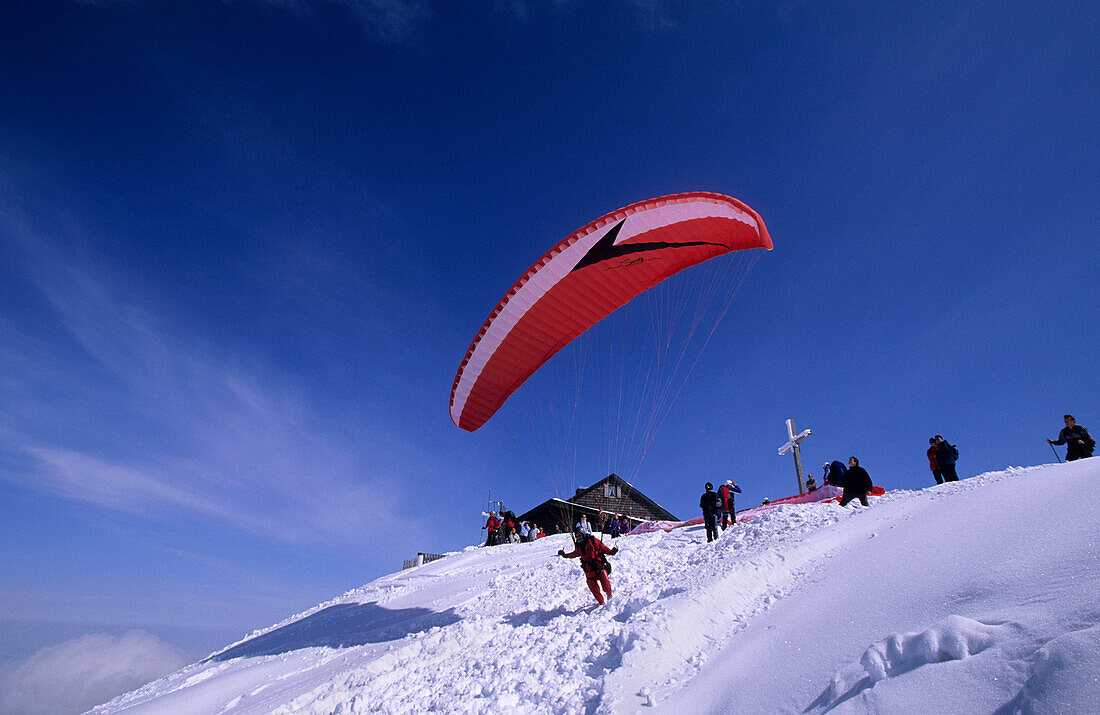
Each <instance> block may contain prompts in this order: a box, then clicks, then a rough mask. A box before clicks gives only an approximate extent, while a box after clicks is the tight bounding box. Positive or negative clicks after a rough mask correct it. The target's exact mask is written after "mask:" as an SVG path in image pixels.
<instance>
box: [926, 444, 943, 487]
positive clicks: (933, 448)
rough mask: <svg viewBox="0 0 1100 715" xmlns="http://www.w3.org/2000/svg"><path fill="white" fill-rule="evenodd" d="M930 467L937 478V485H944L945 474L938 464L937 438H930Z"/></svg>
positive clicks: (928, 453)
mask: <svg viewBox="0 0 1100 715" xmlns="http://www.w3.org/2000/svg"><path fill="white" fill-rule="evenodd" d="M927 455H928V467H929V469H931V470H932V476H933V477H935V478H936V484H943V472H942V471H941V470H940V465H938V464H936V438H935V437H929V438H928V452H927Z"/></svg>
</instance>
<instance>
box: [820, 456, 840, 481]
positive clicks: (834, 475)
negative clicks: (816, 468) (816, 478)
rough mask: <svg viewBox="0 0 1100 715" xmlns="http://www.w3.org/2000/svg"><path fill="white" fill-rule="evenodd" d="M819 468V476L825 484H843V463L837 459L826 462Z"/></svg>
mask: <svg viewBox="0 0 1100 715" xmlns="http://www.w3.org/2000/svg"><path fill="white" fill-rule="evenodd" d="M821 469H822V471H821V478H822V479H823V480H825V483H826V484H832V485H833V486H836V487H842V486H844V463H843V462H841V461H840V460H839V459H834V460H833V461H832V462H826V463H825V465H824V466H823V467H822V468H821Z"/></svg>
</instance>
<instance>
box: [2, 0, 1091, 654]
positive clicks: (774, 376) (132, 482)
mask: <svg viewBox="0 0 1100 715" xmlns="http://www.w3.org/2000/svg"><path fill="white" fill-rule="evenodd" d="M686 5H687V7H684V6H683V5H682V4H680V3H665V2H661V1H660V0H652V1H644V0H633V1H630V0H622V1H608V2H585V1H582V0H575V1H572V2H570V1H567V0H562V1H560V2H524V1H523V0H515V1H514V2H508V1H506V0H500V1H499V2H493V1H487V2H477V3H443V2H437V1H431V0H419V1H414V0H408V1H405V0H365V1H364V2H359V3H355V2H351V0H342V1H335V0H333V1H327V2H326V1H321V0H316V1H313V0H297V1H292V0H285V1H282V0H268V1H265V0H254V1H248V0H237V1H231V2H230V1H227V2H195V3H154V2H147V1H143V0H132V1H126V2H123V1H119V2H108V1H102V2H48V1H41V2H40V1H35V2H10V3H5V4H4V7H3V9H0V400H2V404H3V409H2V410H0V509H2V512H3V514H4V517H3V519H0V578H2V583H0V612H2V613H4V614H6V615H5V617H4V621H3V622H2V623H0V638H2V642H0V645H2V649H0V650H2V651H3V652H4V653H8V654H18V653H29V652H31V651H33V650H35V649H37V648H40V647H42V646H44V645H51V644H52V642H53V641H59V640H63V639H65V638H69V637H73V636H74V635H79V634H81V633H85V632H94V631H112V630H118V629H125V628H130V627H142V628H146V629H147V630H149V631H150V632H152V633H155V634H157V635H158V636H159V637H161V638H163V639H165V640H167V641H170V642H172V643H175V644H177V645H180V646H181V647H184V648H188V649H191V650H193V651H196V652H197V651H204V650H207V651H208V650H210V649H213V648H215V647H217V646H219V645H222V644H224V643H225V642H227V641H228V640H230V639H232V638H234V637H236V636H239V635H241V634H243V633H244V632H246V631H248V630H250V629H252V628H255V627H260V626H264V625H268V624H269V623H271V622H273V621H275V620H279V619H281V618H283V617H285V616H287V615H289V614H290V613H292V612H294V611H296V610H300V609H302V608H305V607H308V606H310V605H313V604H314V603H317V602H319V601H321V600H324V599H326V598H329V597H331V596H333V595H336V594H337V593H340V592H342V591H343V590H345V589H347V588H352V587H355V586H358V585H360V584H362V583H364V582H366V581H368V580H370V579H372V578H374V577H376V576H378V575H380V574H382V573H386V572H388V571H391V570H393V569H395V568H397V567H398V566H400V561H401V560H402V559H404V558H408V557H410V556H412V555H413V554H415V552H416V551H417V550H422V551H430V552H436V551H444V550H451V549H456V548H460V547H462V546H465V545H466V544H469V543H472V542H473V541H474V540H475V539H477V538H478V535H479V533H480V532H479V531H478V527H479V526H480V517H479V514H480V511H481V510H482V509H483V508H484V506H485V501H486V498H487V494H488V492H489V490H492V493H493V494H494V496H499V497H501V498H504V499H506V500H507V501H508V502H509V503H510V504H511V505H513V506H514V507H515V508H516V509H517V511H518V510H521V509H526V508H528V507H530V506H533V505H535V504H536V503H538V502H540V501H542V500H543V499H545V498H547V497H548V496H555V495H559V494H560V493H561V492H563V491H569V490H571V488H572V487H573V486H579V485H582V484H587V483H589V482H591V481H595V479H597V478H599V477H601V476H603V473H605V472H606V469H607V468H608V467H610V468H611V469H615V470H616V471H620V472H625V473H632V474H634V475H635V477H634V478H635V482H636V485H637V486H638V487H639V488H640V489H642V490H643V491H645V492H646V493H647V494H648V495H650V496H652V497H653V498H654V499H656V500H657V501H658V502H660V503H662V504H663V505H664V506H666V507H667V508H668V509H670V510H672V511H673V512H675V513H677V514H678V515H681V516H684V517H689V516H693V515H694V512H695V510H696V507H695V504H696V503H697V498H698V496H697V493H698V492H699V491H700V490H701V484H702V482H703V481H705V480H707V479H711V480H715V481H716V480H718V479H725V478H734V479H736V480H737V481H738V482H739V483H740V484H741V485H742V487H743V489H744V490H745V496H744V497H743V500H747V501H748V502H753V503H755V502H758V501H759V500H760V499H762V498H764V497H765V496H771V497H773V498H774V497H777V496H781V495H783V494H785V493H789V492H790V491H791V489H792V488H793V481H794V480H793V475H792V472H793V469H792V467H791V463H790V460H789V458H780V457H778V456H777V455H776V451H775V450H776V448H777V447H778V446H779V445H780V444H782V442H783V441H784V440H785V428H784V425H783V421H784V420H785V419H786V418H787V417H793V418H795V420H796V423H797V425H798V426H799V427H806V426H808V427H811V428H812V429H813V430H814V435H813V436H812V437H811V438H810V439H809V440H808V441H807V442H806V443H805V444H804V454H805V459H806V462H807V464H808V465H810V467H811V468H812V467H813V466H815V465H817V464H820V462H821V461H822V460H823V459H825V458H830V459H831V458H837V457H839V458H844V457H846V456H847V455H849V454H857V455H859V456H860V458H861V461H862V462H863V464H864V465H865V466H866V467H867V468H868V471H869V472H870V473H871V475H872V477H873V478H875V480H876V482H878V483H881V484H883V485H884V486H886V487H887V488H916V487H922V486H925V485H928V484H930V483H931V477H930V474H929V472H928V469H927V463H926V461H925V459H924V449H925V447H926V444H927V438H928V437H929V436H930V435H932V434H935V433H942V434H944V435H945V436H947V437H948V439H949V440H951V441H952V442H956V443H958V444H959V447H960V452H961V454H962V457H961V459H960V462H959V471H960V474H962V475H963V476H967V475H972V474H976V473H979V472H982V471H985V470H989V469H996V468H1001V467H1004V466H1006V465H1015V464H1034V463H1040V462H1044V461H1050V460H1051V459H1052V458H1053V454H1051V452H1050V449H1049V448H1048V447H1047V445H1046V444H1045V442H1044V441H1043V440H1044V438H1045V437H1048V436H1054V435H1055V434H1056V432H1057V429H1058V428H1059V427H1060V426H1061V415H1062V414H1063V413H1064V412H1066V411H1070V412H1073V413H1074V414H1076V415H1077V418H1078V421H1079V422H1080V423H1081V424H1084V425H1085V426H1088V427H1093V425H1096V424H1100V401H1098V400H1097V397H1096V395H1097V394H1098V391H1097V389H1096V388H1097V380H1096V376H1095V375H1094V374H1093V372H1094V371H1092V370H1091V369H1090V368H1091V366H1092V365H1093V364H1094V363H1095V357H1094V356H1095V355H1096V354H1097V353H1098V349H1100V337H1098V336H1097V331H1096V325H1097V321H1096V318H1095V309H1096V305H1097V298H1098V293H1100V280H1097V279H1098V277H1100V261H1098V259H1097V256H1096V251H1095V246H1094V240H1093V239H1094V236H1095V226H1096V223H1097V218H1098V216H1097V210H1098V207H1100V203H1098V197H1100V172H1098V170H1097V167H1098V166H1100V151H1098V146H1097V140H1096V138H1095V127H1096V124H1097V108H1098V107H1100V96H1098V87H1100V82H1098V81H1097V80H1098V77H1097V69H1096V68H1097V67H1100V45H1098V44H1097V42H1096V38H1097V36H1098V35H1100V33H1098V30H1100V27H1098V25H1100V22H1098V20H1100V13H1098V11H1097V10H1096V8H1095V7H1094V5H1093V4H1091V3H1083V2H1082V3H1075V2H1065V3H1057V4H1050V3H1034V4H1031V3H981V2H979V3H958V2H951V3H921V4H919V5H911V6H907V7H898V6H895V5H896V4H885V5H884V4H881V3H798V2H785V3H720V2H700V3H688V4H686ZM688 190H710V191H717V192H720V193H725V194H729V195H732V196H735V197H737V198H739V199H741V200H743V201H745V202H746V203H748V204H749V205H750V206H752V207H753V208H754V209H756V210H757V211H758V212H759V213H760V214H761V215H762V216H763V218H764V220H765V222H766V223H767V225H768V228H769V230H770V232H771V235H772V238H773V240H774V242H775V246H776V247H775V250H774V251H772V252H770V253H768V254H766V255H763V256H760V257H759V260H758V261H757V262H756V263H755V267H754V268H753V270H752V271H751V272H750V273H749V274H748V276H747V280H746V282H745V284H744V286H743V287H742V288H741V289H740V291H739V292H738V293H737V295H736V301H735V302H734V304H733V307H732V309H731V310H730V312H729V313H728V314H727V315H726V318H725V320H723V321H722V322H721V323H720V324H719V325H718V328H717V329H716V331H715V333H714V336H713V337H712V339H711V340H710V342H709V344H708V345H707V346H706V350H705V352H703V353H702V355H701V357H700V358H699V362H698V363H697V364H696V365H695V368H694V369H693V370H692V371H691V374H690V375H688V376H686V377H684V378H683V379H682V382H681V383H679V384H682V391H681V392H680V393H679V398H678V400H677V401H676V403H675V405H674V406H673V407H672V409H671V410H670V411H669V413H668V417H667V419H666V420H665V421H664V423H663V425H662V428H661V430H660V431H659V432H658V433H657V434H656V435H655V436H654V437H653V439H652V440H651V441H650V443H649V446H648V450H647V453H646V457H645V460H644V462H638V461H637V460H634V461H633V462H632V463H630V464H623V465H616V464H613V463H612V462H614V457H612V456H610V455H612V454H614V450H605V451H604V452H603V453H602V454H603V457H592V456H590V453H589V452H586V451H582V450H581V449H580V448H578V450H577V452H576V453H575V454H576V456H575V457H574V458H572V459H571V460H570V464H569V466H568V467H553V466H550V467H548V466H547V465H552V464H554V463H555V460H553V459H551V460H546V459H545V457H544V456H543V455H542V454H541V453H540V452H539V450H538V448H537V447H536V446H533V445H536V444H537V443H538V441H539V440H540V439H543V438H545V436H546V432H547V430H550V431H552V430H553V429H554V427H553V419H554V416H555V415H556V414H557V412H553V413H550V411H549V410H545V411H542V412H539V407H538V405H540V404H545V403H542V402H539V400H549V399H555V397H556V398H561V396H562V395H563V394H567V391H568V390H569V389H570V388H569V386H568V384H566V383H567V382H568V380H567V379H562V380H559V377H561V375H559V372H568V370H563V369H562V366H561V365H558V366H554V365H548V366H547V367H548V368H550V370H549V371H548V373H547V375H546V376H543V377H544V378H545V379H544V380H543V384H542V385H541V386H540V385H532V386H531V390H530V391H529V392H530V394H524V395H519V394H517V397H516V399H515V400H513V401H512V402H511V403H509V405H508V406H507V407H506V409H504V410H502V411H501V412H500V413H499V414H498V415H497V417H496V418H494V420H493V421H492V422H490V424H489V425H487V426H486V427H485V428H483V429H482V430H480V431H478V432H476V433H472V434H471V433H466V432H464V431H461V430H459V429H457V428H456V427H454V425H452V424H451V422H450V419H449V417H448V411H447V399H448V393H449V390H450V386H451V381H452V379H453V377H454V372H455V369H456V368H457V367H458V363H459V361H460V360H461V358H462V355H463V354H464V353H465V351H466V348H467V346H468V345H469V342H470V340H471V339H472V337H473V336H474V334H475V333H476V331H477V329H478V327H479V326H480V325H481V323H482V321H483V320H484V319H485V316H486V315H487V314H488V312H489V311H490V310H491V309H492V307H493V306H494V305H495V304H496V302H497V300H498V299H499V298H500V296H501V295H502V294H503V293H504V291H505V290H507V288H508V287H509V286H510V285H511V283H512V282H513V281H514V280H515V279H516V278H518V277H519V275H520V274H521V273H522V272H523V271H524V270H525V269H526V268H527V267H528V265H530V264H531V262H533V261H534V260H535V259H536V258H538V257H539V256H540V255H541V254H542V253H543V252H544V251H545V250H546V249H547V248H549V247H550V246H551V245H553V244H554V243H555V242H557V241H558V240H560V239H561V238H563V237H564V236H566V235H567V234H568V233H570V232H571V231H573V230H574V229H576V228H578V227H580V226H582V225H583V224H585V223H587V222H588V221H589V220H591V219H593V218H596V217H597V216H599V215H601V214H603V213H605V212H607V211H610V210H613V209H615V208H617V207H619V206H621V205H625V204H627V203H631V202H633V201H637V200H640V199H644V198H649V197H653V196H658V195H661V194H666V193H675V192H680V191H688ZM687 292H688V298H689V299H694V298H695V297H697V293H692V292H691V291H690V290H688V291H687ZM632 309H633V313H630V314H628V315H626V316H623V318H624V319H623V320H620V321H619V323H618V326H617V327H614V328H613V330H617V331H619V332H618V333H615V332H612V329H610V328H609V329H608V330H607V331H605V332H603V333H595V334H594V335H593V336H592V337H591V342H590V346H589V347H588V348H586V349H588V350H590V352H591V353H593V354H602V351H603V350H604V348H605V347H606V346H607V345H608V344H610V343H614V342H616V341H617V340H620V339H622V338H623V336H629V337H630V339H636V338H637V337H638V335H640V333H635V332H633V328H632V326H637V325H638V323H639V322H642V321H644V316H643V315H642V314H641V313H640V310H641V309H639V308H637V307H636V306H634V307H632ZM643 309H644V306H643ZM631 318H633V320H634V321H635V322H631V321H630V319H631ZM639 330H641V328H639ZM616 335H617V336H618V337H616ZM632 362H633V361H632ZM555 371H557V372H555ZM589 374H591V373H589ZM637 374H639V373H638V371H637V369H636V370H635V373H634V375H635V376H636V375H637ZM566 377H567V376H566ZM607 382H609V381H604V383H607ZM599 383H600V381H599V380H592V381H591V383H590V382H588V381H586V382H585V383H584V388H585V390H588V389H589V388H591V389H592V390H594V391H597V390H600V389H604V390H606V389H607V386H606V384H599ZM539 390H541V392H540V391H539ZM563 391H564V392H563ZM524 410H527V411H528V413H530V412H531V410H534V411H535V412H539V414H537V416H536V417H537V418H536V419H535V420H534V421H535V422H536V424H532V420H530V419H524V418H523V413H524ZM548 424H549V425H550V426H547V425H548ZM539 429H541V430H542V431H543V432H542V434H541V435H539V434H532V431H534V430H539ZM1093 429H1100V428H1098V427H1093ZM583 433H584V437H583V439H580V440H579V442H578V443H580V442H583V443H584V444H585V445H587V444H588V442H589V441H591V442H593V443H600V442H603V443H606V442H607V441H608V435H609V434H611V435H620V436H619V437H613V439H620V440H621V430H620V431H619V432H616V431H615V426H614V425H611V426H609V425H606V424H605V425H590V426H587V427H586V428H585V429H584V430H583ZM620 446H621V445H620ZM594 449H597V450H598V449H599V448H595V447H594ZM555 470H556V471H555ZM547 474H549V475H550V476H547Z"/></svg>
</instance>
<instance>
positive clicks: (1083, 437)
mask: <svg viewBox="0 0 1100 715" xmlns="http://www.w3.org/2000/svg"><path fill="white" fill-rule="evenodd" d="M1062 419H1063V420H1065V423H1066V426H1065V427H1063V428H1062V431H1061V432H1059V433H1058V439H1057V440H1053V439H1048V440H1047V444H1049V445H1051V449H1054V445H1056V444H1064V445H1066V461H1067V462H1072V461H1074V460H1076V459H1085V458H1086V457H1091V456H1092V450H1093V448H1094V447H1096V440H1094V439H1093V438H1092V436H1091V435H1090V434H1089V431H1088V430H1087V429H1085V428H1084V427H1082V426H1081V425H1079V424H1077V420H1075V419H1074V418H1073V415H1066V416H1065V417H1063V418H1062ZM1054 456H1056V457H1057V456H1058V451H1057V450H1055V452H1054ZM1059 461H1061V458H1059Z"/></svg>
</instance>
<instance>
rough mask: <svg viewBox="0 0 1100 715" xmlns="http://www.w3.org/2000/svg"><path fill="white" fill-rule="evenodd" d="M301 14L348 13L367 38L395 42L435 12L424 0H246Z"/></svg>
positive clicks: (414, 31)
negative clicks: (319, 10)
mask: <svg viewBox="0 0 1100 715" xmlns="http://www.w3.org/2000/svg"><path fill="white" fill-rule="evenodd" d="M247 1H248V2H254V3H257V4H262V5H267V6H270V7H275V8H279V9H282V10H286V11H289V12H292V13H295V14H299V15H305V14H309V13H311V12H313V10H314V9H315V8H316V7H319V6H324V5H327V6H334V7H338V8H340V9H342V10H344V11H346V12H347V13H349V14H350V16H351V17H352V18H354V19H355V21H356V22H358V23H359V25H360V27H362V28H363V32H364V33H365V34H366V36H367V37H368V38H369V39H371V40H376V41H378V42H384V43H389V44H399V43H402V42H407V41H409V40H411V39H413V38H414V37H415V36H416V34H417V32H419V31H420V28H421V27H422V26H423V25H424V24H425V23H427V22H429V21H430V20H431V19H432V18H433V17H434V16H435V12H434V11H433V9H432V5H431V3H430V2H429V1H428V0H247Z"/></svg>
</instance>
